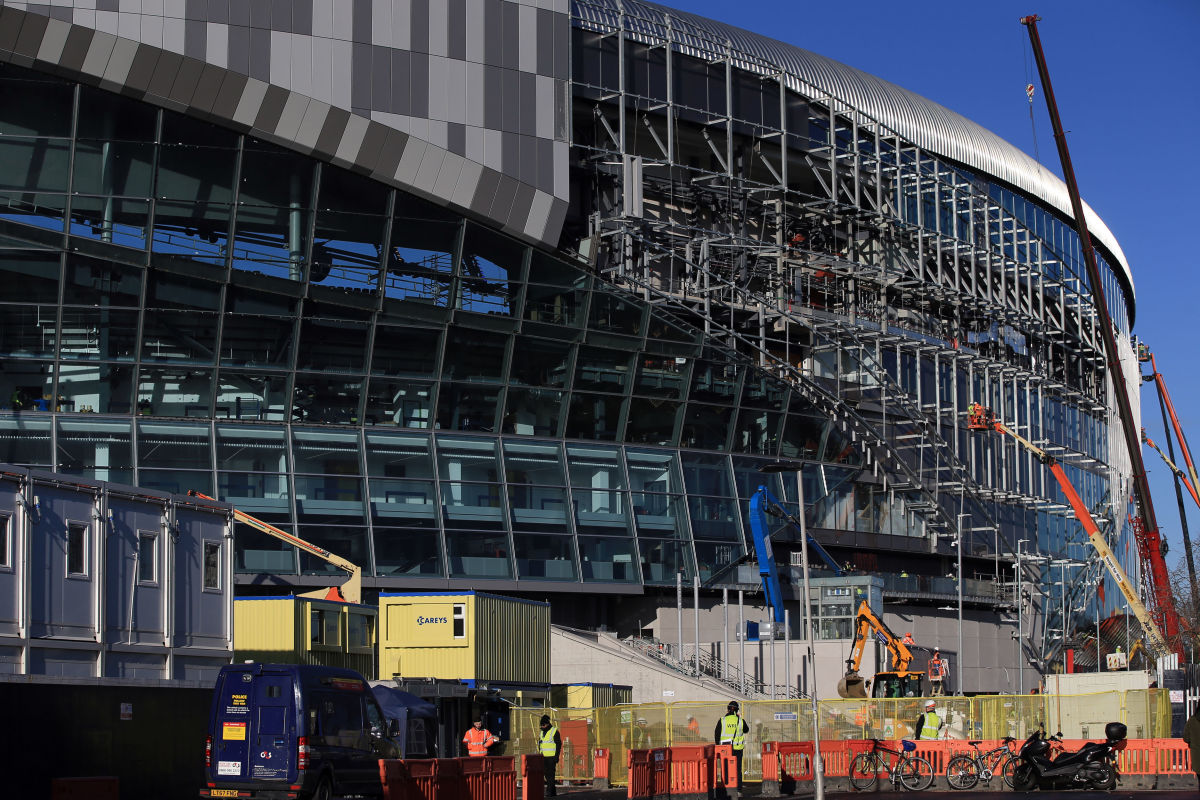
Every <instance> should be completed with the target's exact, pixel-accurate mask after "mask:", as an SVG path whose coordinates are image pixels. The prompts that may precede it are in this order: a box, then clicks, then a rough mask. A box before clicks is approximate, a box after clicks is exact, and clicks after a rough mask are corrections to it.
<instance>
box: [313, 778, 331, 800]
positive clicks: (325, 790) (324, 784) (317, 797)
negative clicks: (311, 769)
mask: <svg viewBox="0 0 1200 800" xmlns="http://www.w3.org/2000/svg"><path fill="white" fill-rule="evenodd" d="M312 800H333V785H332V784H330V782H329V776H328V775H326V776H325V777H323V778H321V782H320V783H318V784H317V790H316V791H315V792H313V795H312Z"/></svg>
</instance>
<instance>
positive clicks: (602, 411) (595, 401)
mask: <svg viewBox="0 0 1200 800" xmlns="http://www.w3.org/2000/svg"><path fill="white" fill-rule="evenodd" d="M624 404H625V401H624V399H623V398H621V397H617V396H614V395H604V394H590V393H587V392H575V393H574V394H572V395H571V413H570V416H568V417H567V427H566V436H567V438H569V439H599V440H603V441H609V442H611V441H616V439H617V433H618V432H619V431H620V427H621V411H622V406H624Z"/></svg>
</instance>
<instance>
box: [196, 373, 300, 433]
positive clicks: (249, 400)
mask: <svg viewBox="0 0 1200 800" xmlns="http://www.w3.org/2000/svg"><path fill="white" fill-rule="evenodd" d="M291 409H292V404H291V400H290V398H288V397H287V377H286V376H285V375H282V374H275V375H272V374H269V373H262V372H235V371H233V370H228V369H223V370H221V374H220V378H219V389H218V391H217V403H216V407H215V409H214V412H215V414H216V416H217V417H218V418H220V419H247V420H257V419H266V420H273V421H276V422H281V421H283V420H284V419H287V418H288V417H289V416H290V415H291Z"/></svg>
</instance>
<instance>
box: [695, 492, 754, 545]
mask: <svg viewBox="0 0 1200 800" xmlns="http://www.w3.org/2000/svg"><path fill="white" fill-rule="evenodd" d="M687 500H688V511H689V513H690V514H691V517H692V537H693V538H696V539H725V540H735V541H741V540H742V530H741V524H740V522H739V517H738V508H737V506H738V501H737V500H733V499H730V498H724V497H697V496H694V495H691V496H689V497H688V499H687Z"/></svg>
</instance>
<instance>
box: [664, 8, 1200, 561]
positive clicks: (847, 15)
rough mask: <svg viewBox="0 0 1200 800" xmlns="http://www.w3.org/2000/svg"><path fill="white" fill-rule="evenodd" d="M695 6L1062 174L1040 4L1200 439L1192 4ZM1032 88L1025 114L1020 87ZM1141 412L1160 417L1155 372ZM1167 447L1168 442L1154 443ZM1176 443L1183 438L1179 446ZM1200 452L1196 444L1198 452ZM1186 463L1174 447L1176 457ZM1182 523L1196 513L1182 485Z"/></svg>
mask: <svg viewBox="0 0 1200 800" xmlns="http://www.w3.org/2000/svg"><path fill="white" fill-rule="evenodd" d="M666 5H671V6H673V7H676V8H679V9H681V10H686V11H690V12H693V13H697V14H702V15H704V16H706V17H711V18H713V19H718V20H721V21H722V22H726V23H729V24H731V25H736V26H738V27H740V28H745V29H747V30H750V31H754V32H756V33H761V34H765V35H768V36H771V37H773V38H776V39H780V40H782V41H785V42H787V43H789V44H793V45H796V46H798V47H803V48H805V49H806V50H812V51H813V52H816V53H820V54H821V55H824V56H828V57H830V58H834V59H837V60H838V61H841V62H843V63H845V64H849V65H850V66H852V67H855V68H857V69H860V70H863V71H865V72H869V73H872V74H874V75H877V76H879V77H881V78H884V79H885V80H888V81H891V82H892V83H896V84H898V85H900V86H903V87H904V88H906V89H909V90H911V91H914V92H916V93H918V94H920V95H923V96H925V97H927V98H929V99H930V100H934V101H936V102H938V103H941V104H942V105H944V106H946V107H948V108H950V109H952V110H954V111H956V112H958V113H960V114H962V115H963V116H966V117H968V118H970V119H972V120H974V121H975V122H977V123H979V124H980V125H983V126H984V127H985V128H988V129H990V130H992V131H993V132H995V133H997V134H999V135H1000V136H1002V137H1003V138H1004V139H1006V140H1008V141H1009V142H1011V143H1012V144H1014V145H1016V146H1017V147H1019V148H1020V149H1022V150H1024V151H1025V152H1027V153H1029V154H1030V155H1037V156H1038V158H1039V159H1040V160H1041V162H1042V163H1043V164H1045V165H1046V166H1047V167H1049V168H1051V169H1052V170H1053V171H1054V172H1055V173H1056V174H1059V175H1061V170H1060V169H1059V163H1058V153H1057V151H1056V150H1055V145H1054V137H1053V133H1052V131H1051V129H1050V122H1049V118H1048V116H1047V114H1046V106H1045V99H1044V97H1043V96H1042V94H1041V84H1040V81H1039V80H1038V76H1037V68H1036V66H1035V65H1034V63H1033V57H1032V54H1031V52H1030V49H1029V44H1028V41H1029V40H1028V34H1027V33H1026V30H1025V27H1024V26H1022V25H1021V24H1020V23H1019V22H1018V20H1019V19H1020V18H1021V17H1023V16H1025V15H1028V14H1038V15H1039V16H1041V17H1042V20H1041V22H1039V23H1038V33H1039V34H1040V36H1041V39H1042V46H1043V49H1044V51H1045V53H1046V61H1047V63H1048V65H1049V69H1050V78H1051V81H1052V82H1053V84H1054V93H1055V96H1056V98H1057V100H1058V106H1059V112H1060V114H1061V116H1062V119H1063V126H1064V127H1065V128H1066V130H1067V144H1068V146H1069V148H1070V150H1071V160H1072V163H1073V164H1074V167H1075V176H1076V179H1077V180H1078V181H1079V187H1080V192H1081V194H1082V195H1083V198H1084V200H1085V201H1086V202H1087V203H1088V204H1089V205H1091V207H1092V208H1093V209H1094V210H1095V211H1096V213H1098V214H1099V215H1100V218H1101V219H1103V220H1104V221H1105V223H1106V224H1107V225H1108V227H1109V228H1110V229H1111V230H1112V232H1113V233H1114V234H1115V235H1116V237H1117V240H1118V241H1119V242H1120V243H1121V247H1122V248H1123V249H1124V251H1125V255H1126V257H1127V259H1128V260H1129V265H1130V269H1131V270H1132V273H1133V280H1134V286H1135V289H1136V295H1137V309H1136V314H1137V318H1136V321H1135V325H1134V332H1135V333H1136V334H1137V335H1138V336H1139V337H1141V339H1142V340H1143V341H1145V342H1146V343H1147V344H1148V345H1149V346H1150V348H1151V349H1152V350H1153V351H1154V353H1155V357H1156V358H1157V360H1158V366H1159V369H1160V370H1161V371H1162V373H1163V375H1164V376H1165V377H1166V381H1167V387H1168V389H1169V390H1170V392H1171V397H1172V400H1173V401H1174V403H1175V406H1176V410H1177V411H1178V413H1179V415H1180V418H1181V421H1182V424H1183V428H1184V433H1185V435H1188V436H1189V437H1190V441H1191V443H1192V444H1193V445H1194V446H1195V447H1196V448H1197V449H1198V450H1200V376H1197V375H1196V374H1195V372H1196V369H1197V368H1198V366H1200V358H1197V357H1196V355H1195V353H1196V345H1197V343H1198V341H1200V273H1198V270H1197V266H1198V264H1200V211H1198V210H1197V203H1196V201H1195V199H1194V195H1195V193H1196V192H1197V191H1200V152H1197V150H1198V149H1200V148H1198V147H1197V145H1198V144H1200V137H1197V135H1196V131H1197V130H1200V91H1198V87H1197V83H1198V82H1200V2H1196V0H1148V2H1145V3H1141V4H1135V3H1130V2H1112V0H1091V1H1090V2H1084V0H1075V1H1074V2H1067V0H1030V2H1021V3H1014V2H1010V0H987V1H986V2H983V1H982V0H957V1H956V2H944V1H938V2H913V3H898V2H895V0H890V1H889V2H880V1H879V0H857V2H852V3H844V2H832V3H831V2H824V3H816V2H810V1H809V0H750V2H740V3H731V2H727V1H726V2H716V1H715V0H673V2H667V3H666ZM1027 83H1034V84H1036V85H1037V86H1038V93H1037V95H1036V97H1035V104H1034V112H1035V124H1036V138H1035V133H1034V129H1035V124H1033V123H1031V122H1030V119H1029V102H1028V100H1027V99H1026V96H1025V85H1026V84H1027ZM1143 386H1144V388H1143V392H1142V404H1143V421H1144V424H1145V427H1146V429H1147V431H1148V432H1149V433H1150V435H1151V437H1152V438H1154V439H1155V440H1156V441H1162V440H1163V436H1162V423H1161V421H1160V420H1161V418H1160V414H1159V410H1158V399H1157V395H1156V393H1155V391H1154V388H1153V384H1149V383H1147V384H1143ZM1162 446H1163V447H1164V449H1165V444H1163V445H1162ZM1176 455H1177V457H1178V456H1179V453H1178V450H1177V451H1176ZM1195 457H1196V458H1200V453H1197V454H1196V455H1195ZM1143 458H1144V459H1145V461H1146V467H1147V470H1148V472H1149V475H1150V482H1151V491H1152V493H1153V500H1154V508H1155V512H1156V514H1157V517H1158V523H1159V527H1160V530H1161V532H1162V534H1163V536H1164V537H1165V538H1166V539H1167V540H1168V542H1169V544H1170V548H1171V552H1170V554H1169V555H1168V557H1167V561H1168V564H1170V565H1173V564H1174V563H1175V562H1176V561H1177V560H1178V559H1180V558H1181V557H1182V554H1183V547H1182V536H1181V532H1180V522H1179V513H1178V510H1177V507H1176V502H1175V490H1174V488H1173V486H1172V481H1171V474H1170V471H1169V470H1168V469H1167V467H1166V466H1165V465H1164V464H1163V463H1162V460H1161V459H1160V458H1159V457H1158V455H1157V454H1156V453H1155V452H1154V451H1153V450H1150V449H1149V448H1143ZM1179 462H1180V464H1181V466H1182V457H1179ZM1185 499H1186V502H1187V508H1188V512H1189V517H1188V519H1189V523H1190V534H1191V537H1192V540H1193V542H1197V541H1200V511H1198V510H1197V508H1196V506H1195V505H1194V504H1193V503H1192V501H1191V500H1190V499H1189V498H1187V497H1186V495H1185Z"/></svg>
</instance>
